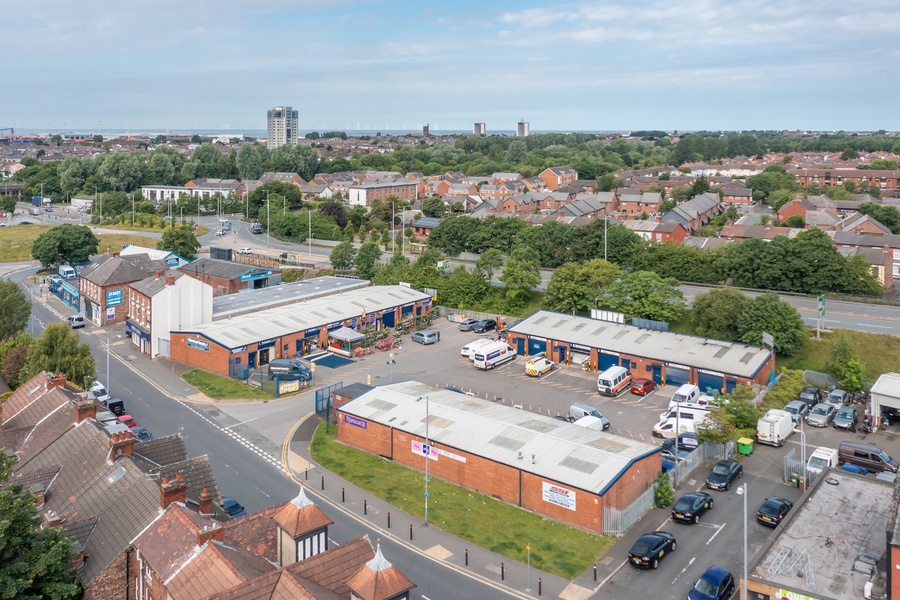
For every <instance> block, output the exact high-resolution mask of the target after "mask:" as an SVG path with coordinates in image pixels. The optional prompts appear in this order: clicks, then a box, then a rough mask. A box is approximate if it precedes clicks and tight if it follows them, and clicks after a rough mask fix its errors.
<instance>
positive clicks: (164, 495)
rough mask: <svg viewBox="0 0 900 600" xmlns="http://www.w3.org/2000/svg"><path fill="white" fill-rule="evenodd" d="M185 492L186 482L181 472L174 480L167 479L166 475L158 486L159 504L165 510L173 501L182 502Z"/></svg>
mask: <svg viewBox="0 0 900 600" xmlns="http://www.w3.org/2000/svg"><path fill="white" fill-rule="evenodd" d="M186 494H187V484H186V483H185V482H184V479H183V478H182V477H181V473H178V474H177V475H176V476H175V481H169V478H168V477H163V481H162V485H161V486H159V505H160V507H161V508H162V509H163V510H165V509H166V508H168V507H169V505H170V504H172V503H173V502H181V503H182V504H184V500H185V495H186Z"/></svg>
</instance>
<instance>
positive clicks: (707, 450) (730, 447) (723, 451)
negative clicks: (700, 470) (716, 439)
mask: <svg viewBox="0 0 900 600" xmlns="http://www.w3.org/2000/svg"><path fill="white" fill-rule="evenodd" d="M736 451H737V441H736V440H728V441H727V442H725V443H724V444H713V443H711V442H703V443H702V444H700V447H699V448H697V450H695V451H694V452H693V453H692V454H696V453H697V452H699V453H700V455H701V456H702V457H703V460H704V461H705V462H719V461H720V460H725V459H730V458H734V454H735V452H736Z"/></svg>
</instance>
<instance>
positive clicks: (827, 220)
mask: <svg viewBox="0 0 900 600" xmlns="http://www.w3.org/2000/svg"><path fill="white" fill-rule="evenodd" d="M803 222H804V223H805V224H806V225H809V226H811V227H812V226H817V225H822V226H825V227H831V226H832V225H837V224H838V223H840V222H841V218H840V217H839V216H837V215H835V214H833V213H830V212H826V211H824V210H808V211H806V214H805V215H804V218H803Z"/></svg>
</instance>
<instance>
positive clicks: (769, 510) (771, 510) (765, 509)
mask: <svg viewBox="0 0 900 600" xmlns="http://www.w3.org/2000/svg"><path fill="white" fill-rule="evenodd" d="M759 512H760V513H762V514H764V515H770V516H771V515H777V514H778V506H777V505H776V504H775V503H774V502H766V503H765V504H763V505H762V506H760V507H759Z"/></svg>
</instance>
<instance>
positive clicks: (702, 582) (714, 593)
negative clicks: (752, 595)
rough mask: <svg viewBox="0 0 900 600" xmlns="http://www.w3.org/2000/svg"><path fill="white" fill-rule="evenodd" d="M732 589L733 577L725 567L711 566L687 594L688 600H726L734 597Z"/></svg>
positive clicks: (733, 586)
mask: <svg viewBox="0 0 900 600" xmlns="http://www.w3.org/2000/svg"><path fill="white" fill-rule="evenodd" d="M734 588H735V585H734V575H732V574H731V573H729V572H728V569H726V568H725V567H720V566H718V565H713V566H711V567H710V568H708V569H706V571H705V572H704V573H703V575H701V576H700V579H698V580H697V583H695V584H694V587H693V588H691V591H690V592H688V600H726V599H727V598H731V597H732V596H734Z"/></svg>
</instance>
